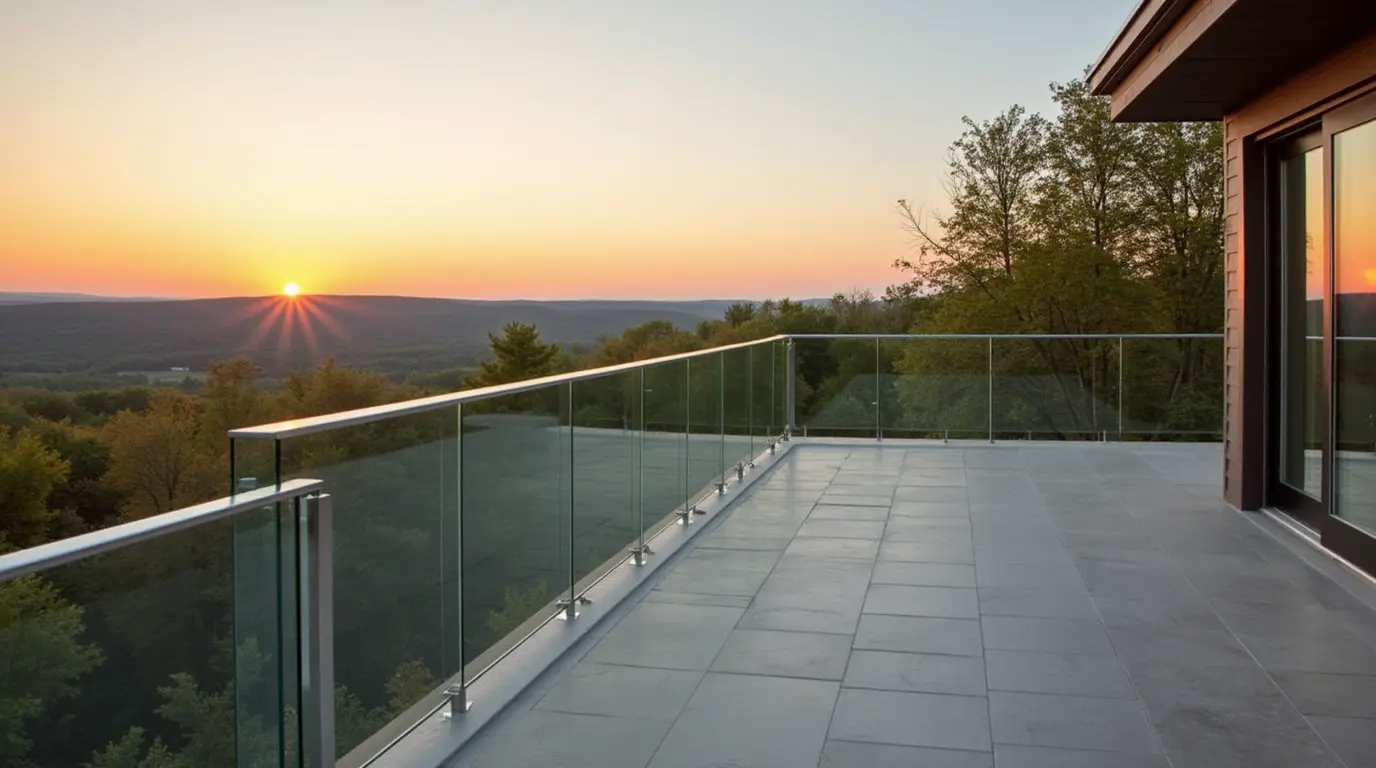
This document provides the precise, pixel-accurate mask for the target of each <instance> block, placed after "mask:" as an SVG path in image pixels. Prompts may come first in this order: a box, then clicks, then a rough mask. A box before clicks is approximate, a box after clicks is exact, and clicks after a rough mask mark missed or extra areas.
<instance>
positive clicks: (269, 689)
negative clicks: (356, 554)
mask: <svg viewBox="0 0 1376 768" xmlns="http://www.w3.org/2000/svg"><path fill="white" fill-rule="evenodd" d="M321 488H322V484H321V483H320V482H318V481H316V480H299V481H296V482H292V483H286V484H283V485H282V486H281V487H280V488H274V489H271V490H262V491H255V492H251V493H242V494H239V495H237V496H234V497H231V498H227V499H220V500H217V501H212V502H208V503H205V504H200V505H197V506H195V507H189V508H186V509H183V510H179V511H175V512H169V513H167V514H163V515H158V516H155V517H150V518H145V519H142V520H138V521H134V522H129V523H125V524H122V525H117V526H114V527H111V528H106V529H103V530H100V531H95V532H92V533H87V534H83V535H80V536H75V537H72V538H68V539H63V540H60V541H56V542H53V543H50V544H44V545H41V546H37V547H33V548H30V549H25V550H21V551H18V552H11V553H9V554H4V555H0V764H3V765H7V766H11V765H12V766H25V765H32V766H59V765H62V766H96V767H97V768H105V767H106V766H140V765H206V766H211V765H220V766H232V765H239V766H253V767H255V768H257V767H259V766H261V767H262V768H275V767H276V766H283V765H289V764H290V765H302V764H308V763H309V764H315V765H320V764H321V763H320V762H319V761H318V760H317V761H314V762H312V761H311V757H312V754H313V752H312V750H313V748H314V747H315V746H316V745H318V744H319V739H320V738H321V736H322V735H325V736H328V733H329V730H328V729H329V727H330V726H331V724H332V723H333V721H334V716H333V714H332V712H331V707H332V700H331V699H328V698H322V697H320V696H318V695H316V694H317V692H318V691H320V690H321V688H322V686H319V685H316V681H321V682H323V683H324V686H323V687H324V688H327V689H331V690H332V689H333V686H332V685H330V684H329V683H328V679H329V675H330V674H331V673H332V671H333V667H332V665H329V664H328V663H326V660H327V659H328V658H329V653H328V641H329V639H330V638H331V636H332V633H331V632H330V631H329V616H328V614H326V615H324V616H321V615H319V614H318V612H313V610H314V609H315V608H317V607H318V606H319V605H320V602H321V601H320V599H319V597H318V596H319V595H321V594H325V595H328V591H327V590H326V591H325V592H323V593H322V592H321V591H320V581H319V579H318V578H316V576H317V575H318V574H319V573H321V570H322V565H323V568H324V569H325V570H326V571H328V550H325V552H326V554H325V555H324V558H323V562H322V557H321V555H320V552H321V551H322V550H321V549H320V547H321V546H322V544H323V545H325V546H328V541H329V535H328V534H329V531H328V524H329V523H328V521H329V513H328V502H327V500H326V499H327V497H323V496H321V495H319V493H318V492H319V491H320V490H321ZM303 628H304V631H303ZM322 641H323V643H324V644H323V645H322ZM315 754H318V751H317V752H315Z"/></svg>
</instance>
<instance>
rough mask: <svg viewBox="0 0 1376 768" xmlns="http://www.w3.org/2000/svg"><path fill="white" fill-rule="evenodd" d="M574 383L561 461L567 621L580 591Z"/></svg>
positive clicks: (563, 602)
mask: <svg viewBox="0 0 1376 768" xmlns="http://www.w3.org/2000/svg"><path fill="white" fill-rule="evenodd" d="M573 384H574V383H573V382H572V381H570V382H569V383H568V386H567V387H566V388H565V396H566V398H567V404H566V406H565V413H566V414H567V416H568V423H569V437H568V440H567V441H564V447H565V448H566V449H567V452H568V461H567V462H560V473H561V474H562V473H563V472H564V471H567V472H568V475H567V479H568V488H567V490H568V498H567V501H568V505H567V506H566V507H564V511H565V512H566V513H567V514H568V534H569V544H568V553H569V573H568V577H569V581H568V595H567V596H566V597H565V598H563V599H562V600H560V601H559V602H560V607H561V608H563V612H562V613H561V614H560V618H562V619H564V620H566V621H572V620H574V619H576V618H578V593H577V590H578V563H577V552H578V547H577V543H576V542H577V541H578V540H577V538H575V537H576V536H577V531H576V530H574V518H575V517H577V515H575V514H574V510H575V509H577V506H576V504H575V499H574V485H575V483H574V477H575V476H574V458H573V456H574V453H573V432H574V429H573V411H574V403H575V402H576V401H575V400H574V399H573ZM561 458H562V457H561ZM561 490H562V489H561Z"/></svg>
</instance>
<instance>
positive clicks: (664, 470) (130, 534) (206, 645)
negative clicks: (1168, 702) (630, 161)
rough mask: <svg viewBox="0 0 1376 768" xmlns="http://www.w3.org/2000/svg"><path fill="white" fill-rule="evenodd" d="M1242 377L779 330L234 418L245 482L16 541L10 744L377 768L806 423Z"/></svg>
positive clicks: (975, 410) (1068, 400) (858, 421)
mask: <svg viewBox="0 0 1376 768" xmlns="http://www.w3.org/2000/svg"><path fill="white" fill-rule="evenodd" d="M1222 394H1223V386H1222V342H1221V337H1219V336H1218V335H1208V334H1198V335H1184V336H1152V335H1123V336H1095V335H1086V336H1058V335H1039V336H967V335H935V336H909V335H873V336H861V337H857V336H794V337H785V336H776V337H771V338H768V339H762V340H759V341H755V342H749V343H745V344H738V345H732V346H727V347H719V348H715V349H709V350H703V351H699V352H692V353H687V354H682V355H675V356H671V357H665V358H658V359H654V360H648V361H643V362H636V363H628V364H624V365H618V366H612V367H608V368H600V369H595V370H588V371H579V372H574V373H568V374H561V375H557V376H550V377H545V378H541V379H534V380H529V381H522V382H516V383H512V384H506V385H500V386H494V387H488V388H483V389H475V390H469V391H464V392H457V393H453V394H447V395H441V396H436V397H429V398H424V399H420V400H412V401H408V402H402V403H395V404H390V405H384V406H377V407H373V408H366V409H361V410H356V411H348V412H344V413H335V414H326V415H322V416H315V417H310V418H304V419H299V420H295V421H289V422H282V423H278V424H270V425H265V426H261V427H253V428H247V429H239V430H234V431H233V432H231V440H232V451H231V457H232V460H231V480H232V482H233V487H234V489H235V491H236V493H237V494H238V495H236V496H234V497H231V498H229V499H225V500H221V501H218V502H212V503H210V504H208V505H202V506H199V507H194V508H190V509H188V510H182V511H180V512H174V513H169V514H168V515H160V516H157V517H153V518H148V519H146V520H141V521H137V522H134V523H129V524H126V525H122V526H117V527H115V528H111V529H107V530H104V531H99V532H96V533H92V534H87V535H85V536H80V537H76V538H72V539H66V540H63V541H60V542H56V543H53V544H49V545H44V546H41V547H36V548H33V549H28V550H23V551H20V552H12V553H10V554H5V555H0V659H3V660H4V662H5V663H3V664H0V729H3V730H0V765H24V764H33V765H83V766H84V765H88V764H89V765H91V766H95V767H97V768H110V767H111V766H124V765H130V766H137V765H162V764H176V765H183V764H185V765H237V766H252V767H253V768H259V767H261V768H276V767H277V766H288V765H290V766H312V767H313V768H316V767H318V768H328V766H332V765H335V764H336V761H337V762H338V764H340V765H345V766H350V767H351V768H352V767H354V766H364V765H368V764H370V763H372V762H374V761H376V760H377V758H378V757H380V756H383V755H386V754H387V753H388V751H389V750H390V749H391V748H392V747H394V746H396V745H398V744H400V743H404V742H405V739H406V737H407V735H408V734H409V733H411V729H413V728H415V727H417V725H418V724H420V723H422V722H424V721H426V720H427V719H428V718H430V717H431V716H432V715H435V714H436V713H437V712H439V711H440V710H441V709H442V708H444V707H446V706H448V707H450V710H449V711H450V712H451V713H461V712H464V711H466V702H467V697H468V691H469V689H470V687H471V686H473V685H474V684H475V683H477V682H478V681H480V680H481V679H482V678H483V677H484V676H485V675H487V674H488V673H489V672H490V671H491V670H493V669H496V668H498V667H499V666H500V665H501V663H502V662H503V661H504V660H507V659H509V658H510V657H511V654H512V653H514V652H516V651H518V650H520V649H521V648H522V647H523V646H524V644H525V643H526V641H528V640H529V639H531V638H532V637H533V636H535V635H536V633H537V632H538V631H539V630H540V629H541V628H542V627H544V626H545V625H546V624H547V623H549V622H551V621H554V620H558V619H566V620H572V619H577V618H578V616H579V614H580V610H581V609H582V608H583V606H584V603H585V598H586V596H587V594H588V592H589V591H590V590H592V589H593V588H594V587H595V585H597V584H598V583H599V581H600V580H601V579H603V578H604V577H606V576H607V575H608V574H610V573H612V572H613V571H614V570H615V569H617V568H618V567H634V566H635V565H639V564H642V563H645V562H648V560H647V558H652V557H653V556H654V550H655V548H656V546H658V545H659V544H658V543H657V540H656V537H657V536H660V535H663V534H665V533H666V532H667V531H669V530H670V529H672V528H674V526H676V525H689V524H691V523H692V522H693V521H694V520H695V519H698V518H697V513H698V512H699V511H701V510H700V508H706V505H703V504H702V501H703V499H704V498H706V497H707V496H709V495H712V494H725V493H729V491H730V489H731V488H732V487H733V486H735V485H736V484H737V483H739V482H740V481H742V480H743V479H745V478H746V477H747V476H748V473H749V472H750V471H751V469H752V468H753V467H754V465H755V462H756V461H757V460H758V459H759V458H760V456H761V454H763V453H766V452H768V451H772V450H773V449H774V448H775V446H776V445H777V443H778V441H780V440H781V439H786V438H787V437H788V435H790V434H792V433H802V434H804V435H807V436H810V437H825V436H840V437H849V438H867V439H876V438H877V439H886V438H887V439H893V438H945V439H958V438H977V439H982V440H989V439H993V440H1004V439H1098V440H1109V439H1115V440H1199V439H1214V438H1216V437H1217V436H1218V435H1219V432H1220V425H1221V423H1222V408H1223V403H1222ZM322 488H328V489H329V495H328V496H324V495H321V494H319V491H320V490H321V489H322ZM312 494H314V495H312ZM331 521H333V522H331Z"/></svg>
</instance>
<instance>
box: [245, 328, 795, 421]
mask: <svg viewBox="0 0 1376 768" xmlns="http://www.w3.org/2000/svg"><path fill="white" fill-rule="evenodd" d="M787 338H788V337H787V336H782V335H776V336H770V337H767V338H763V339H755V340H753V341H743V342H741V343H739V344H726V345H724V346H720V347H712V348H710V349H697V350H693V351H692V352H680V353H678V354H676V355H665V356H664V357H655V358H651V359H649V360H633V361H631V362H629V363H618V364H616V365H607V366H603V367H601V368H589V369H587V370H583V371H571V372H569V373H557V374H554V375H552V376H541V377H540V378H538V379H526V380H525V381H515V382H512V383H510V384H496V385H494V386H490V387H478V388H476V389H465V390H463V391H460V392H449V393H446V394H443V395H433V396H431V397H422V398H418V399H415V400H403V401H402V402H399V403H386V404H384V405H374V406H370V407H368V408H357V409H355V410H352V411H340V412H339V413H327V414H324V415H321V416H310V417H307V418H303V419H291V420H288V421H279V422H276V423H274V424H263V425H261V426H257V427H243V428H240V429H232V430H230V431H229V436H230V437H231V438H273V439H277V440H281V439H282V438H287V437H300V436H301V435H309V434H312V433H314V432H324V431H326V430H330V429H337V428H339V427H355V426H359V425H362V424H368V423H370V422H374V421H382V420H383V419H390V418H394V417H397V416H408V415H411V414H416V413H425V412H426V411H433V410H436V409H439V408H444V407H447V406H451V405H458V404H460V403H467V402H472V401H475V400H486V399H488V398H492V397H501V396H503V395H515V394H519V393H521V392H530V391H531V390H536V389H542V388H544V387H548V386H552V385H555V384H567V383H569V382H573V381H586V380H588V379H598V378H601V377H603V376H612V375H614V374H618V373H625V372H627V371H634V370H638V369H640V368H648V367H650V366H654V365H663V364H665V363H674V362H678V361H679V360H690V359H692V358H695V357H704V356H706V355H715V354H717V353H719V352H729V351H731V350H733V349H745V348H747V347H756V346H759V345H761V344H769V343H773V342H776V341H784V340H786V339H787Z"/></svg>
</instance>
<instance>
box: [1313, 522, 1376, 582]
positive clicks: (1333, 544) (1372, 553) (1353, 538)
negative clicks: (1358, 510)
mask: <svg viewBox="0 0 1376 768" xmlns="http://www.w3.org/2000/svg"><path fill="white" fill-rule="evenodd" d="M1320 542H1321V543H1322V544H1323V545H1324V547H1326V548H1328V549H1330V550H1332V551H1333V552H1334V553H1335V554H1337V555H1338V556H1339V557H1342V558H1343V559H1344V560H1346V561H1348V562H1349V563H1352V564H1353V565H1355V566H1357V567H1358V568H1360V569H1362V570H1363V571H1365V572H1367V573H1369V574H1376V537H1373V536H1372V535H1371V534H1369V533H1367V532H1366V531H1363V530H1362V529H1361V528H1358V527H1357V526H1355V525H1353V524H1352V523H1349V522H1347V521H1346V520H1344V519H1342V518H1341V517H1334V516H1331V515H1330V516H1329V518H1328V519H1327V520H1325V521H1324V526H1323V530H1322V533H1321V534H1320Z"/></svg>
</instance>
